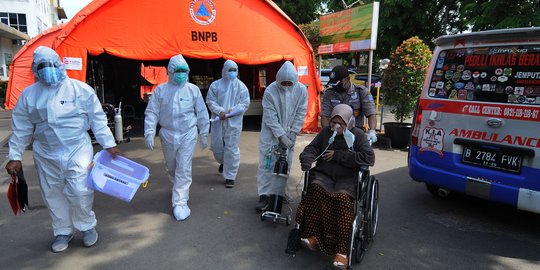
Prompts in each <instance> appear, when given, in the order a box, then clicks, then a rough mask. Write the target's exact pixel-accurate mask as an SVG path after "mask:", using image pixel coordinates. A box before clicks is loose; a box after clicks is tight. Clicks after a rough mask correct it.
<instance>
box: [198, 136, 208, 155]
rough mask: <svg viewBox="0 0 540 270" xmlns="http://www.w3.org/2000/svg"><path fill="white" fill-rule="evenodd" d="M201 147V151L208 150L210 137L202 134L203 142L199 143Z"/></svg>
mask: <svg viewBox="0 0 540 270" xmlns="http://www.w3.org/2000/svg"><path fill="white" fill-rule="evenodd" d="M199 143H200V146H201V151H202V150H204V149H206V147H208V135H207V134H201V141H200V142H199Z"/></svg>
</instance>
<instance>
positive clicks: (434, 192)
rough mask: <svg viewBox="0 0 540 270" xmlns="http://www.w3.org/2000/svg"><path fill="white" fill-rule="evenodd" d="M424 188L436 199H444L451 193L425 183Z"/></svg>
mask: <svg viewBox="0 0 540 270" xmlns="http://www.w3.org/2000/svg"><path fill="white" fill-rule="evenodd" d="M426 188H427V190H428V191H429V193H431V195H433V196H435V197H437V198H446V197H448V195H450V193H451V191H450V190H448V189H446V188H442V187H439V186H435V185H431V184H428V183H426Z"/></svg>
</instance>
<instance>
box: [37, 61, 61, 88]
mask: <svg viewBox="0 0 540 270" xmlns="http://www.w3.org/2000/svg"><path fill="white" fill-rule="evenodd" d="M36 69H37V74H38V78H39V80H40V81H41V82H42V83H45V84H46V85H55V84H57V83H58V82H60V81H61V80H62V77H63V73H62V70H61V69H60V64H59V63H58V62H55V61H52V60H51V61H45V62H41V63H39V64H38V65H37V67H36Z"/></svg>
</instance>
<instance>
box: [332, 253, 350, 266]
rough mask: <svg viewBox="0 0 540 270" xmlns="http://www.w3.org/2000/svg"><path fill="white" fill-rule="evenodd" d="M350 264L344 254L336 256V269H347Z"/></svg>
mask: <svg viewBox="0 0 540 270" xmlns="http://www.w3.org/2000/svg"><path fill="white" fill-rule="evenodd" d="M348 263H349V260H348V259H347V255H343V254H339V253H338V254H336V256H335V257H334V263H333V264H334V268H336V269H346V268H347V264H348Z"/></svg>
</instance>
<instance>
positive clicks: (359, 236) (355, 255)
mask: <svg viewBox="0 0 540 270" xmlns="http://www.w3.org/2000/svg"><path fill="white" fill-rule="evenodd" d="M362 212H363V211H362ZM362 216H363V214H359V215H357V217H356V219H355V221H356V222H353V236H352V237H351V241H352V242H351V249H352V250H351V252H350V253H351V254H350V255H351V256H350V257H349V258H352V259H353V260H354V262H355V263H360V262H361V261H362V259H363V258H364V255H365V254H366V250H367V241H366V240H367V239H366V237H365V231H366V230H365V225H364V222H363V221H362V220H363V217H362Z"/></svg>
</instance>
